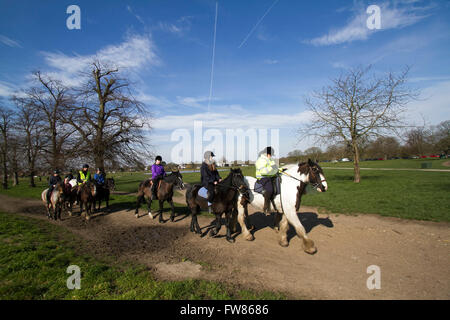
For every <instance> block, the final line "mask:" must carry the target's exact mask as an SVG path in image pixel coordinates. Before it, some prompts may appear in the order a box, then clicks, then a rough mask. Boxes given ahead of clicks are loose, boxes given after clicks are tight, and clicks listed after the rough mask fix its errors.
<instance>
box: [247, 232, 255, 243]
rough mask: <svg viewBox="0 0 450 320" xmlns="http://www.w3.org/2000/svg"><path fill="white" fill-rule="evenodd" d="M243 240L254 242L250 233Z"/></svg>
mask: <svg viewBox="0 0 450 320" xmlns="http://www.w3.org/2000/svg"><path fill="white" fill-rule="evenodd" d="M245 240H247V241H253V240H255V237H254V236H253V235H252V234H251V233H250V234H249V235H248V236H246V237H245Z"/></svg>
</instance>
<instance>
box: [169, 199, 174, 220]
mask: <svg viewBox="0 0 450 320" xmlns="http://www.w3.org/2000/svg"><path fill="white" fill-rule="evenodd" d="M169 204H170V209H171V210H172V214H171V215H170V221H171V222H173V221H174V220H175V205H174V203H173V200H172V199H170V201H169Z"/></svg>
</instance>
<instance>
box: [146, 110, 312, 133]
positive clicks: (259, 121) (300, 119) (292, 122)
mask: <svg viewBox="0 0 450 320" xmlns="http://www.w3.org/2000/svg"><path fill="white" fill-rule="evenodd" d="M214 108H215V109H221V110H226V112H211V113H207V112H205V113H197V114H188V115H175V116H174V115H171V116H163V117H160V118H157V119H155V120H153V123H152V126H153V128H155V129H164V130H175V129H179V128H186V129H191V128H192V127H193V124H194V121H203V126H204V127H205V128H216V129H237V128H242V129H247V128H295V127H298V125H299V124H301V123H305V122H307V121H309V120H310V119H311V113H310V112H309V111H303V112H299V113H296V114H291V115H286V114H255V113H250V112H246V111H245V110H244V109H243V108H242V107H241V106H238V105H231V106H223V107H220V108H218V107H217V106H215V107H214ZM237 120H238V121H237Z"/></svg>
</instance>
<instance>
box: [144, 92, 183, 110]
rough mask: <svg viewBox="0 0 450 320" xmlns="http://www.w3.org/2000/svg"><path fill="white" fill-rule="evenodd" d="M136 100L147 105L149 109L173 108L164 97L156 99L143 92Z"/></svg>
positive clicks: (171, 103)
mask: <svg viewBox="0 0 450 320" xmlns="http://www.w3.org/2000/svg"><path fill="white" fill-rule="evenodd" d="M136 99H137V100H139V101H141V102H143V103H145V104H148V105H149V106H150V107H161V108H170V107H173V106H175V104H174V103H173V102H171V101H170V100H168V99H167V98H165V97H156V96H153V95H151V94H146V93H143V92H141V93H140V94H138V95H137V97H136Z"/></svg>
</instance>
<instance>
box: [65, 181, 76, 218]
mask: <svg viewBox="0 0 450 320" xmlns="http://www.w3.org/2000/svg"><path fill="white" fill-rule="evenodd" d="M77 195H78V185H77V180H76V179H72V180H70V181H69V182H68V184H66V185H65V186H64V193H63V202H64V204H63V206H64V209H65V210H66V212H67V213H68V214H69V216H72V213H73V204H74V203H75V201H76V200H77Z"/></svg>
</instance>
